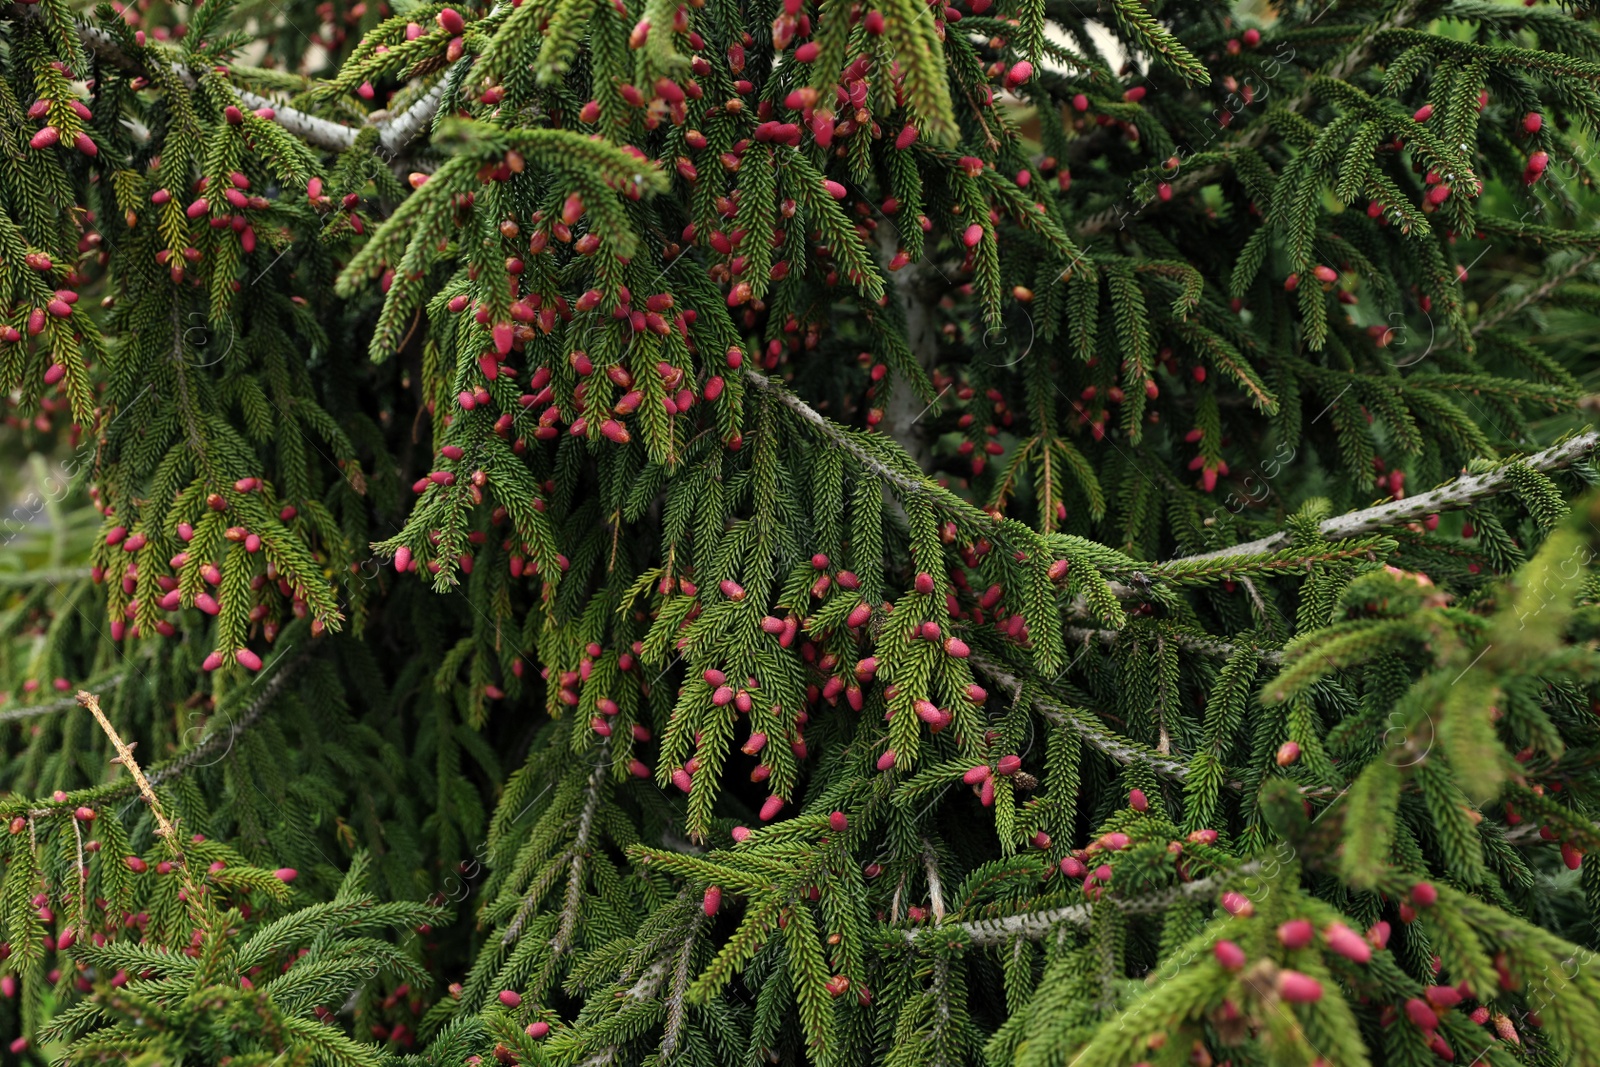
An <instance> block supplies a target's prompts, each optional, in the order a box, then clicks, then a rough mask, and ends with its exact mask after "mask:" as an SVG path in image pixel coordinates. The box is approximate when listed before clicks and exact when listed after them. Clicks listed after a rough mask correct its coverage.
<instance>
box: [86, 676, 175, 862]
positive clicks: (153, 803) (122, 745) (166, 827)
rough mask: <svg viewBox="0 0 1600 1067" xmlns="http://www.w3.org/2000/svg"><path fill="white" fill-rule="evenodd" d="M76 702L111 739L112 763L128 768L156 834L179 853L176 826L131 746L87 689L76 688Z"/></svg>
mask: <svg viewBox="0 0 1600 1067" xmlns="http://www.w3.org/2000/svg"><path fill="white" fill-rule="evenodd" d="M78 703H79V704H82V705H83V706H84V707H86V708H88V709H89V714H90V715H93V716H94V721H95V722H97V723H99V724H100V729H102V730H104V731H105V735H106V736H107V737H109V738H110V739H111V747H112V748H114V749H116V750H117V756H116V758H115V759H113V760H112V761H111V762H112V763H120V764H122V765H123V766H124V767H126V768H127V769H128V774H129V775H131V776H132V778H133V784H134V785H135V786H136V787H137V788H138V790H139V795H140V796H141V797H143V798H144V802H145V803H146V804H147V805H149V807H150V814H151V815H152V816H154V818H155V820H156V835H157V836H158V837H162V838H165V839H166V840H167V841H168V843H169V844H171V845H172V847H173V850H174V851H178V852H180V854H181V850H180V849H179V848H178V845H177V842H176V840H175V838H176V837H177V833H178V831H177V828H176V827H174V826H173V825H172V823H171V822H170V821H168V819H167V813H166V812H165V811H163V810H162V809H161V798H160V797H158V796H156V791H155V787H154V786H152V785H151V784H150V779H148V778H146V777H145V776H144V771H142V770H140V769H139V762H138V761H137V760H135V759H134V758H133V748H132V746H130V745H129V744H128V743H127V742H126V741H124V740H123V739H122V735H121V734H119V733H117V728H116V727H115V726H112V725H111V720H110V719H108V718H106V713H105V712H103V711H101V710H100V701H99V699H98V698H97V697H96V696H95V695H94V694H93V693H90V692H88V691H87V690H83V689H80V690H78Z"/></svg>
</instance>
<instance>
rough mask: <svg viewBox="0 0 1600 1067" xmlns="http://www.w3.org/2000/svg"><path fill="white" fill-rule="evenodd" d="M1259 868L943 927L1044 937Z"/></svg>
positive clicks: (1154, 907) (1198, 893)
mask: <svg viewBox="0 0 1600 1067" xmlns="http://www.w3.org/2000/svg"><path fill="white" fill-rule="evenodd" d="M1260 869H1261V864H1260V863H1259V862H1257V861H1254V860H1252V861H1251V862H1249V863H1244V864H1241V865H1240V866H1239V867H1238V868H1237V869H1235V870H1232V871H1229V872H1227V873H1226V874H1217V875H1212V876H1210V877H1207V878H1197V879H1195V880H1194V881H1192V882H1185V883H1183V884H1182V885H1178V886H1173V887H1172V888H1170V889H1166V890H1163V891H1161V892H1159V893H1145V894H1140V895H1138V896H1131V897H1105V898H1102V899H1101V900H1100V901H1097V902H1095V903H1087V904H1068V905H1066V906H1064V907H1060V908H1047V909H1045V910H1042V911H1025V912H1019V913H1018V914H1016V915H1007V916H1004V917H1002V918H997V919H978V920H975V921H972V922H957V923H948V924H946V925H945V927H944V929H945V930H947V931H948V930H960V931H961V932H962V933H963V934H965V935H966V936H967V939H968V940H969V941H970V942H971V943H972V944H973V945H976V946H979V947H986V946H989V945H1003V944H1005V943H1006V942H1008V941H1011V940H1013V939H1015V938H1022V939H1024V940H1028V941H1038V940H1040V939H1041V938H1045V937H1048V936H1049V935H1050V933H1051V931H1053V930H1055V929H1056V928H1057V927H1058V926H1060V925H1061V924H1062V923H1071V924H1072V925H1074V926H1082V927H1085V928H1087V927H1088V925H1089V922H1090V920H1091V919H1092V918H1093V916H1094V910H1095V908H1097V907H1109V906H1114V907H1116V908H1118V909H1119V910H1120V911H1122V912H1123V913H1125V914H1128V915H1154V914H1158V913H1160V912H1164V911H1166V910H1167V909H1168V908H1170V907H1172V905H1173V904H1175V903H1177V902H1178V901H1180V900H1183V899H1186V898H1187V899H1194V898H1197V897H1205V896H1209V895H1210V894H1211V893H1214V892H1216V891H1217V890H1218V889H1220V888H1221V887H1222V886H1223V885H1225V884H1227V883H1228V882H1229V881H1231V880H1232V879H1234V878H1236V877H1238V876H1240V875H1248V874H1254V873H1255V872H1256V871H1258V870H1260ZM921 933H922V931H921V930H920V929H915V930H904V931H902V934H903V936H904V937H905V939H906V940H907V941H908V942H911V943H912V944H915V943H916V941H917V938H918V936H919V935H920V934H921Z"/></svg>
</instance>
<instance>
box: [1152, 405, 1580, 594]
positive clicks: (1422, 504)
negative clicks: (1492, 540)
mask: <svg viewBox="0 0 1600 1067" xmlns="http://www.w3.org/2000/svg"><path fill="white" fill-rule="evenodd" d="M1597 446H1600V431H1595V430H1585V431H1584V432H1583V433H1579V434H1574V435H1573V436H1572V437H1569V438H1567V439H1566V440H1565V441H1562V442H1560V443H1558V444H1554V445H1551V446H1550V447H1549V448H1546V449H1543V450H1542V451H1539V452H1535V453H1533V454H1532V455H1531V456H1525V457H1521V458H1517V457H1511V458H1508V459H1507V460H1505V461H1504V462H1503V463H1501V464H1500V465H1498V466H1497V467H1495V468H1494V469H1493V470H1490V471H1485V472H1483V473H1482V474H1463V475H1462V476H1461V477H1459V478H1457V479H1455V480H1454V481H1449V482H1446V483H1444V484H1443V485H1441V486H1438V487H1436V488H1434V489H1430V490H1428V491H1427V492H1425V493H1418V494H1417V495H1416V496H1408V497H1406V498H1404V499H1402V500H1390V501H1387V502H1386V503H1382V504H1377V505H1374V506H1373V507H1370V508H1363V509H1362V510H1360V511H1352V512H1349V513H1348V514H1345V515H1336V516H1334V517H1333V518H1331V519H1325V520H1324V521H1323V522H1322V524H1321V526H1320V527H1319V529H1320V531H1321V534H1322V536H1323V537H1324V538H1326V539H1327V540H1329V541H1338V540H1343V539H1345V538H1350V537H1360V536H1362V535H1363V534H1369V533H1373V532H1375V531H1378V530H1384V529H1388V528H1391V527H1395V526H1403V525H1405V524H1406V523H1408V522H1418V521H1420V520H1422V519H1425V518H1427V517H1428V516H1429V515H1434V514H1437V513H1439V512H1441V511H1454V510H1459V509H1461V508H1470V507H1472V506H1473V505H1475V504H1477V503H1478V502H1479V501H1482V500H1487V499H1489V498H1490V497H1493V496H1497V495H1498V494H1500V493H1502V492H1505V491H1507V490H1508V489H1511V488H1513V475H1512V474H1511V472H1510V468H1511V467H1512V466H1517V467H1525V468H1528V469H1530V470H1534V471H1538V472H1540V473H1544V472H1546V471H1553V470H1561V469H1562V468H1564V467H1570V466H1572V465H1573V464H1574V463H1578V462H1581V461H1582V460H1584V459H1586V458H1588V456H1589V454H1590V453H1592V452H1593V451H1594V450H1595V448H1596V447H1597ZM1291 540H1292V538H1291V535H1290V533H1289V531H1287V530H1280V531H1279V532H1278V533H1275V534H1270V535H1268V536H1266V537H1262V538H1258V539H1256V540H1254V541H1249V542H1246V543H1245V544H1242V545H1234V546H1232V547H1230V548H1218V549H1213V550H1212V551H1210V552H1201V553H1198V554H1196V555H1193V556H1182V557H1180V558H1178V559H1175V560H1170V561H1168V563H1167V564H1163V566H1167V565H1172V564H1180V563H1193V562H1197V561H1200V560H1214V559H1225V558H1228V557H1230V556H1253V555H1260V554H1262V553H1266V552H1276V551H1278V550H1279V549H1281V548H1283V547H1285V546H1286V545H1288V544H1290V542H1291Z"/></svg>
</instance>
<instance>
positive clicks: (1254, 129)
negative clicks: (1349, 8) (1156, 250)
mask: <svg viewBox="0 0 1600 1067" xmlns="http://www.w3.org/2000/svg"><path fill="white" fill-rule="evenodd" d="M1427 6H1428V4H1427V3H1426V2H1425V0H1401V2H1400V3H1398V4H1396V5H1395V8H1394V10H1393V11H1391V12H1390V13H1389V15H1388V16H1387V17H1386V18H1384V19H1382V20H1381V21H1379V22H1378V23H1376V24H1375V25H1374V26H1372V27H1371V29H1370V30H1369V31H1367V32H1364V33H1363V35H1362V36H1361V38H1360V39H1359V40H1357V41H1356V43H1355V44H1353V45H1352V46H1351V47H1350V48H1349V49H1348V50H1346V51H1345V53H1344V54H1343V55H1341V56H1340V57H1339V58H1338V59H1337V60H1335V61H1334V62H1333V63H1331V64H1329V65H1328V67H1327V68H1326V69H1325V70H1324V71H1323V72H1322V73H1321V77H1322V78H1324V79H1327V80H1333V81H1342V80H1344V79H1347V78H1349V77H1350V76H1351V75H1352V74H1353V73H1355V72H1356V71H1357V70H1359V69H1361V67H1362V66H1363V65H1365V64H1366V63H1368V62H1369V61H1370V60H1371V59H1372V55H1373V52H1374V48H1375V46H1376V44H1377V38H1378V34H1379V33H1380V32H1381V31H1383V30H1396V29H1402V28H1404V27H1406V26H1408V25H1410V24H1411V23H1412V22H1413V21H1415V20H1416V19H1417V18H1418V17H1419V16H1420V15H1421V14H1422V10H1423V9H1424V8H1426V7H1427ZM1315 102H1316V98H1315V96H1314V94H1313V93H1312V92H1311V90H1310V88H1309V87H1307V88H1305V89H1302V90H1301V92H1300V94H1299V95H1298V96H1296V97H1295V98H1294V99H1293V100H1291V101H1289V103H1288V104H1286V105H1285V110H1286V111H1288V112H1289V113H1290V114H1291V115H1299V114H1300V113H1301V112H1303V111H1305V109H1306V108H1308V107H1310V106H1311V105H1312V104H1313V103H1315ZM1271 130H1272V127H1271V126H1270V125H1269V124H1268V123H1266V122H1262V121H1259V120H1258V121H1256V122H1254V123H1252V124H1251V125H1250V128H1249V129H1248V130H1246V131H1245V132H1244V134H1243V135H1242V136H1240V137H1239V138H1238V139H1237V140H1236V141H1235V142H1234V143H1233V144H1232V145H1230V146H1228V147H1226V148H1224V149H1223V150H1222V151H1223V153H1224V154H1227V153H1230V152H1237V151H1240V150H1248V149H1254V148H1259V147H1261V145H1262V144H1264V143H1265V141H1266V139H1267V136H1268V134H1269V133H1270V132H1271ZM1208 154H1209V153H1208ZM1224 169H1225V168H1224V167H1223V166H1222V165H1212V166H1206V167H1202V168H1201V169H1199V170H1197V171H1194V172H1192V173H1190V174H1187V175H1183V176H1181V177H1179V178H1178V180H1176V181H1174V182H1172V183H1170V184H1171V187H1172V196H1171V197H1170V198H1169V199H1166V200H1156V199H1152V200H1151V201H1150V202H1149V203H1147V204H1139V205H1136V206H1135V209H1134V210H1133V211H1132V212H1129V211H1127V210H1125V209H1124V208H1122V207H1120V206H1113V207H1109V208H1106V209H1105V210H1103V211H1101V212H1099V213H1098V214H1095V215H1092V216H1090V217H1089V218H1087V219H1085V220H1084V221H1083V222H1082V223H1081V224H1080V225H1079V226H1078V227H1077V230H1078V232H1079V233H1080V234H1084V235H1092V234H1098V233H1107V232H1110V231H1112V230H1117V229H1121V228H1123V226H1124V225H1125V220H1126V219H1127V218H1128V217H1129V216H1130V215H1137V214H1139V213H1140V212H1141V211H1142V210H1144V209H1146V208H1153V207H1158V206H1160V204H1162V203H1171V202H1173V201H1178V200H1180V199H1181V198H1182V197H1183V196H1184V195H1185V194H1188V193H1193V192H1195V191H1196V190H1198V189H1200V188H1202V187H1203V186H1205V185H1208V184H1210V183H1211V182H1213V181H1215V180H1216V179H1217V178H1218V176H1219V175H1221V174H1222V173H1223V171H1224Z"/></svg>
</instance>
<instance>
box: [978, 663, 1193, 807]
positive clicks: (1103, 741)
mask: <svg viewBox="0 0 1600 1067" xmlns="http://www.w3.org/2000/svg"><path fill="white" fill-rule="evenodd" d="M969 662H970V663H971V664H972V665H973V666H974V667H976V668H977V669H978V670H979V671H981V672H982V673H983V674H985V675H987V676H988V677H989V678H990V679H991V680H992V681H993V682H994V683H995V684H996V685H998V686H999V687H1000V688H1001V689H1003V690H1005V692H1006V693H1007V695H1009V696H1010V697H1011V700H1012V701H1013V702H1016V701H1018V700H1021V699H1022V696H1023V683H1022V680H1021V679H1020V678H1018V677H1017V676H1016V675H1015V674H1013V673H1012V672H1011V671H1009V670H1007V669H1006V668H1005V667H1004V666H1002V665H1001V664H999V663H996V662H995V661H993V660H991V659H989V658H988V657H987V656H982V655H979V654H977V653H974V654H973V655H972V656H971V657H970V659H969ZM1032 707H1033V710H1034V711H1035V712H1037V713H1038V714H1040V715H1042V716H1044V717H1045V718H1047V719H1049V720H1050V721H1051V722H1054V723H1057V724H1059V725H1061V726H1065V727H1067V728H1068V729H1070V730H1072V731H1073V732H1075V733H1076V734H1078V736H1079V737H1081V738H1082V739H1083V740H1084V741H1086V742H1088V743H1089V745H1091V746H1092V747H1094V748H1096V749H1098V750H1099V751H1101V752H1103V753H1105V754H1106V755H1107V756H1110V757H1111V758H1112V759H1114V760H1116V761H1117V762H1118V763H1125V764H1133V763H1138V764H1143V765H1144V766H1147V767H1149V768H1150V769H1151V770H1153V771H1155V772H1156V773H1157V774H1162V775H1165V776H1167V777H1169V778H1173V779H1177V780H1179V781H1182V780H1183V778H1184V777H1186V776H1187V775H1188V773H1189V768H1188V767H1187V766H1185V765H1184V764H1182V763H1179V762H1178V761H1177V760H1174V759H1168V758H1167V757H1166V756H1163V755H1161V754H1160V753H1158V752H1153V751H1151V750H1150V749H1147V748H1145V747H1144V746H1143V745H1140V744H1139V743H1137V742H1135V741H1130V740H1129V739H1127V738H1125V737H1119V736H1118V735H1117V734H1115V733H1113V732H1112V731H1110V730H1108V729H1106V728H1105V727H1104V726H1102V725H1101V724H1100V723H1098V722H1096V721H1093V720H1091V719H1089V718H1088V717H1087V716H1086V715H1085V713H1083V712H1082V711H1079V710H1078V709H1076V708H1069V707H1066V706H1065V705H1062V704H1056V703H1054V702H1052V701H1049V700H1046V699H1044V698H1043V697H1035V698H1034V699H1033V701H1032Z"/></svg>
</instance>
